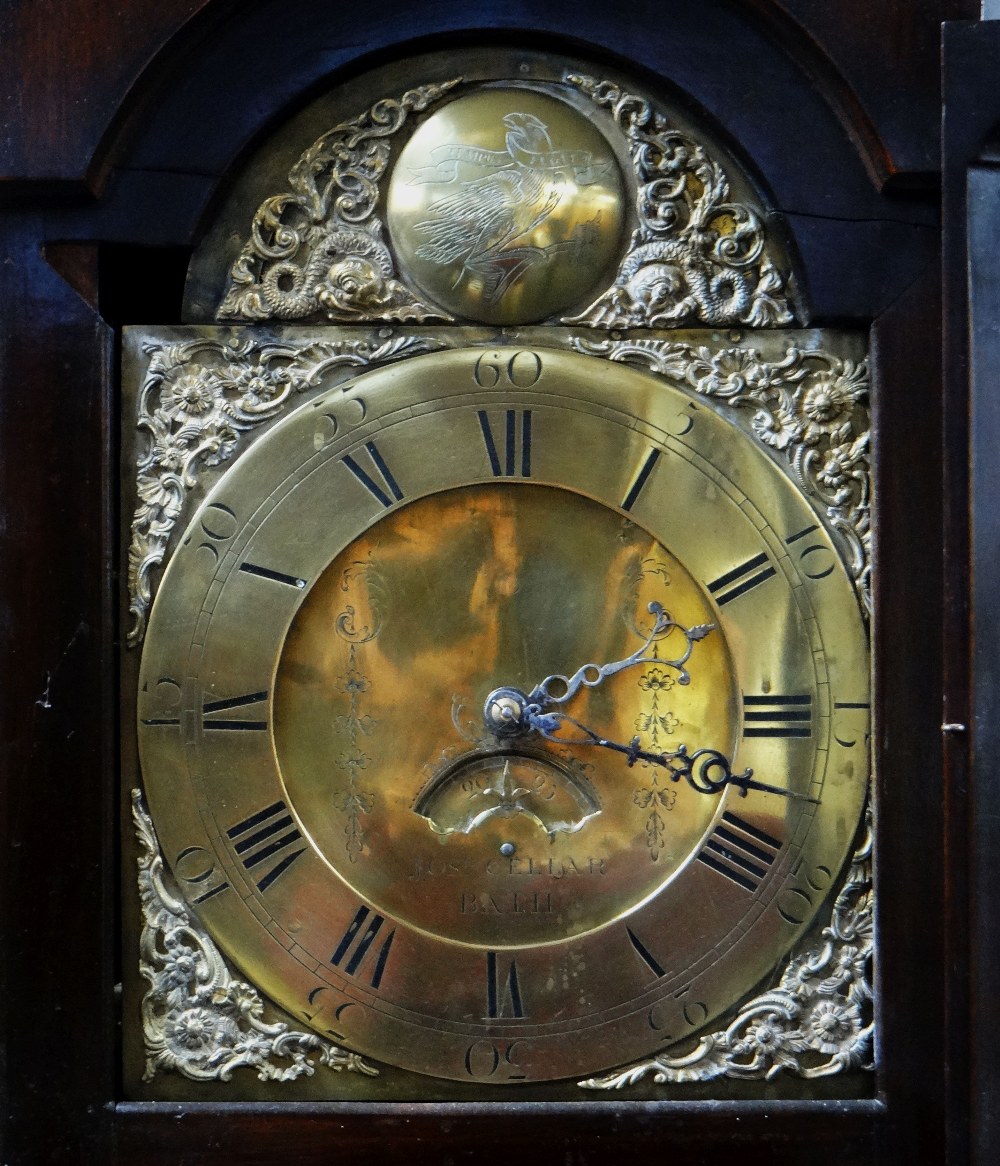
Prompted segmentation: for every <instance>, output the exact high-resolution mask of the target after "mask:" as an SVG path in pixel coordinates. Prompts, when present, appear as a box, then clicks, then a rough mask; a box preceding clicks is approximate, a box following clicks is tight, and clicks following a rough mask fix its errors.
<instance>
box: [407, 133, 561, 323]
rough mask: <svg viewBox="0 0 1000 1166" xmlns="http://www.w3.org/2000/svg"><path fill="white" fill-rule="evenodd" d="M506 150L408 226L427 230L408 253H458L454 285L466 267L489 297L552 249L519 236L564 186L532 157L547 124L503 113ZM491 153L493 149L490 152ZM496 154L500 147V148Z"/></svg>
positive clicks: (441, 258) (494, 298) (545, 146)
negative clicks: (493, 166)
mask: <svg viewBox="0 0 1000 1166" xmlns="http://www.w3.org/2000/svg"><path fill="white" fill-rule="evenodd" d="M503 123H504V125H505V126H507V133H506V136H505V146H506V152H507V155H508V157H509V159H510V161H509V162H506V163H504V164H503V165H502V168H500V169H497V170H494V172H493V173H491V174H486V175H484V176H483V177H480V178H474V179H470V180H468V181H466V182H463V183H462V184H461V189H460V190H458V191H456V192H455V193H454V194H449V195H448V196H447V197H445V198H442V199H439V200H438V201H437V202H434V203H432V204H431V205H430V207H429V208H428V214H429V216H430V217H428V218H426V219H423V220H421V221H420V222H418V223H416V224H415V225H414V229H415V230H416V231H419V232H420V233H421V234H422V235H425V236H426V237H427V242H425V243H423V244H421V246H419V247H418V248H417V250H416V254H417V255H418V256H420V257H421V258H422V259H427V260H429V261H430V262H432V263H439V264H445V263H453V262H455V261H456V260H462V261H463V262H462V270H461V272H460V273H459V277H458V279H457V280H456V281H455V282H456V284H457V283H458V282H459V280H461V278H462V276H463V275H464V274H466V273H471V274H474V275H477V276H479V277H480V279H481V280H482V281H483V298H484V300H485V301H486V302H487V303H491V304H495V303H497V302H499V300H500V299H502V298H503V295H504V293H505V292H506V291H507V289H508V288H509V287H510V286H511V284H513V283H514V282H515V281H516V280H517V279H519V278H520V277H521V276H522V275H523V274H524V273H525V271H527V270H528V268H529V267H531V266H532V265H534V264H536V263H539V262H540V261H542V260H544V259H545V258H547V256H548V254H549V253H550V252H551V251H553V250H555V249H557V248H563V247H566V246H570V245H571V244H567V243H553V244H550V245H549V246H547V247H536V246H532V245H530V244H528V243H527V242H526V241H525V240H526V236H528V235H530V233H531V232H532V231H533V230H534V229H535V228H536V227H537V226H538V225H539V224H540V223H542V222H544V221H545V219H547V218H548V217H549V215H551V214H552V212H553V211H554V210H555V208H556V207H557V206H558V204H559V202H560V200H561V199H562V197H563V192H564V187H563V185H562V184H561V183H560V182H558V181H554V179H555V178H556V177H557V174H558V172H557V171H554V170H553V169H552V168H551V167H548V166H545V165H543V164H539V163H540V161H541V160H542V159H540V156H544V155H545V154H549V153H551V151H552V148H553V146H552V138H551V137H550V136H549V132H548V128H547V127H546V125H545V123H544V122H543V121H541V120H540V119H539V118H537V117H535V116H534V115H533V114H530V113H517V112H515V113H508V114H507V115H506V116H505V117H504V118H503ZM498 153H500V152H499V151H498ZM501 156H502V154H501Z"/></svg>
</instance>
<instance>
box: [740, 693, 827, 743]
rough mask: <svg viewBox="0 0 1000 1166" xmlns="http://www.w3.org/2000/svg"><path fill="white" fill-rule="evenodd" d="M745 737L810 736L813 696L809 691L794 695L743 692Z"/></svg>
mask: <svg viewBox="0 0 1000 1166" xmlns="http://www.w3.org/2000/svg"><path fill="white" fill-rule="evenodd" d="M743 736H744V737H811V736H812V697H811V696H810V695H809V694H808V693H799V694H796V695H794V696H770V695H768V696H764V695H752V694H750V693H745V694H744V696H743Z"/></svg>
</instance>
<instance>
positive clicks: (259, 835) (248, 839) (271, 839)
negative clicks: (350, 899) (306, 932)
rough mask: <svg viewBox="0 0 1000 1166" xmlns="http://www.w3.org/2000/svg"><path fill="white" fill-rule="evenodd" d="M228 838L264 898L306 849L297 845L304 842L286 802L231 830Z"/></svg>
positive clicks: (252, 817) (253, 816) (245, 820)
mask: <svg viewBox="0 0 1000 1166" xmlns="http://www.w3.org/2000/svg"><path fill="white" fill-rule="evenodd" d="M226 837H227V838H228V839H229V840H230V842H231V843H232V844H233V850H234V851H235V852H236V857H237V858H238V859H239V860H240V862H242V863H243V867H244V869H245V870H247V871H248V872H252V873H253V876H254V879H255V881H256V884H257V890H258V891H260V893H261V894H263V893H264V892H265V891H266V890H267V889H268V887H270V886H272V885H273V884H274V882H275V881H276V880H277V879H278V878H280V877H281V875H283V874H284V873H285V871H286V870H288V868H289V867H290V866H291V865H292V863H293V862H295V860H296V859H297V858H298V857H299V856H300V855H302V854H304V853H305V851H306V849H307V848H306V847H305V846H304V845H303V846H297V845H296V844H297V843H299V842H301V841H302V835H301V834H300V833H299V831H298V828H297V827H296V825H295V823H294V821H293V819H292V815H291V814H290V813H289V812H288V807H287V806H286V805H285V803H284V802H283V801H278V802H274V803H273V805H270V806H265V807H264V809H263V810H258V812H257V813H256V814H251V815H250V816H249V817H248V818H244V819H243V821H242V822H237V823H236V825H235V826H230V828H229V829H228V830H227V831H226Z"/></svg>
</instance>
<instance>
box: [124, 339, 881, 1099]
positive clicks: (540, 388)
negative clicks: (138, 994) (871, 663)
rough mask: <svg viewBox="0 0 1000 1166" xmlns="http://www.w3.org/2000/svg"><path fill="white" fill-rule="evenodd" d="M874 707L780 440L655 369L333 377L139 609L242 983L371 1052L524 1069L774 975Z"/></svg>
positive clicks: (539, 361) (188, 885)
mask: <svg viewBox="0 0 1000 1166" xmlns="http://www.w3.org/2000/svg"><path fill="white" fill-rule="evenodd" d="M510 694H513V695H510ZM867 701H868V667H867V646H866V638H865V632H864V626H863V623H862V619H861V615H860V612H859V608H858V604H857V601H856V598H855V594H854V590H853V586H852V584H851V582H850V580H849V578H848V576H847V574H846V572H845V570H844V569H843V567H842V565H841V563H840V560H839V557H838V554H837V551H836V548H835V547H834V545H833V544H832V542H831V540H830V538H829V536H828V535H827V534H826V532H825V531H824V529H823V526H822V523H821V522H820V520H819V519H818V517H817V515H816V514H815V513H814V512H813V510H812V509H811V508H810V506H809V504H808V503H807V502H806V501H805V499H804V498H803V497H802V495H801V494H800V493H799V492H798V491H797V490H796V489H795V488H794V487H793V486H792V485H791V484H790V482H789V481H788V479H787V478H786V477H785V475H784V474H783V473H782V472H781V471H780V470H778V469H777V467H776V466H775V465H774V464H773V463H772V461H771V460H770V459H769V458H768V457H767V456H766V455H765V454H763V453H762V452H761V451H760V450H759V449H757V448H756V447H755V446H754V445H753V444H752V443H751V442H750V441H748V440H747V439H746V438H745V437H744V436H742V435H741V434H740V433H739V432H738V431H736V430H735V429H734V428H733V427H732V426H730V425H729V424H728V423H727V422H726V421H724V420H723V419H721V418H720V417H719V416H717V415H716V414H715V413H714V412H713V411H712V410H710V409H708V408H706V407H704V406H702V405H700V404H697V403H694V402H692V400H691V399H690V398H689V397H688V396H687V395H686V394H684V393H683V392H681V391H680V390H677V389H674V388H671V387H669V386H667V385H665V384H664V383H663V382H661V381H657V380H654V379H653V378H652V377H649V376H647V375H644V374H641V373H639V372H635V371H632V370H630V369H626V368H624V367H621V366H610V367H609V366H606V365H603V364H598V362H596V361H594V360H591V359H588V358H585V357H580V356H574V355H569V354H566V353H558V352H554V351H546V350H543V349H539V350H535V351H530V350H519V349H516V348H496V349H468V350H459V351H455V352H449V353H442V354H435V355H431V356H423V357H417V358H414V359H412V360H409V361H406V362H405V363H402V364H400V365H397V366H393V367H390V368H387V369H383V370H380V371H376V372H371V373H367V374H365V375H363V376H360V377H358V378H357V379H356V380H354V381H352V382H349V383H347V384H346V385H344V386H341V387H338V388H336V389H334V390H332V391H330V392H327V393H325V394H323V395H321V396H320V397H318V398H316V399H315V400H313V401H311V402H310V403H308V404H306V405H304V406H302V407H301V408H300V409H298V410H297V411H296V412H295V413H293V414H292V415H291V416H289V417H288V418H287V419H286V420H285V421H284V422H282V423H281V424H280V425H278V426H277V427H276V428H275V429H273V430H272V431H271V432H270V433H268V434H267V435H266V436H264V437H263V438H262V439H261V440H260V441H259V442H257V443H256V444H255V445H254V446H253V447H251V449H250V450H249V451H248V452H247V454H246V455H245V456H244V457H243V458H242V459H241V460H240V461H239V462H238V463H237V464H236V465H235V466H234V467H233V469H231V470H230V471H229V472H228V473H226V474H225V475H224V477H223V478H222V479H221V481H220V482H219V484H218V485H217V486H216V487H215V489H214V490H213V491H212V492H211V494H210V496H209V497H208V498H207V500H206V501H205V503H204V504H203V505H202V507H201V509H200V510H199V512H198V513H197V514H196V515H195V517H194V519H193V521H192V523H191V526H190V528H189V529H188V531H187V533H186V535H185V537H184V538H183V540H182V545H181V546H180V548H179V549H178V551H177V552H176V554H175V556H174V558H173V560H172V562H171V564H170V567H169V568H168V570H167V572H166V574H165V576H164V579H163V582H162V585H161V588H160V592H159V595H158V597H157V600H156V603H155V605H154V608H153V612H152V615H151V619H150V624H149V631H148V635H147V640H146V645H145V648H144V654H143V661H142V676H141V680H140V701H139V737H140V748H141V756H142V765H143V772H144V778H145V783H146V790H147V795H148V800H149V804H150V809H151V812H152V814H153V817H154V819H155V821H156V823H157V827H158V830H159V833H160V838H161V841H162V844H163V847H164V853H165V855H166V857H167V860H168V862H170V863H171V865H172V867H173V869H174V872H175V874H176V875H177V877H178V880H179V882H180V884H181V886H182V887H183V888H184V890H185V894H186V895H187V896H188V898H189V901H190V902H191V904H192V905H193V906H194V908H195V910H196V911H197V912H198V914H199V915H200V917H201V918H202V919H203V920H204V922H205V924H206V926H207V927H208V928H209V930H210V931H211V932H212V934H213V935H214V936H215V938H216V939H217V940H218V942H219V943H220V945H221V946H222V947H223V949H224V950H225V951H226V952H227V954H228V955H229V956H230V957H231V958H232V959H233V960H234V961H235V962H236V963H237V964H238V965H239V966H240V967H241V968H242V969H243V971H244V973H245V974H246V975H247V977H248V978H250V979H251V980H252V981H253V982H255V983H257V984H258V985H260V987H261V988H262V989H264V990H265V991H266V992H267V993H268V994H269V995H271V996H272V997H273V998H274V999H275V1000H276V1001H278V1002H279V1003H280V1004H282V1005H283V1006H284V1007H285V1008H286V1009H287V1010H288V1011H289V1012H291V1013H292V1014H294V1015H296V1016H299V1017H301V1018H303V1019H304V1020H305V1021H306V1022H308V1023H309V1024H310V1025H312V1026H313V1027H314V1028H316V1029H317V1030H318V1031H319V1032H321V1033H324V1034H328V1035H332V1036H333V1037H334V1038H335V1039H337V1040H338V1041H341V1042H343V1043H344V1044H346V1045H348V1046H349V1047H351V1048H355V1049H358V1050H359V1051H362V1052H364V1053H367V1054H369V1055H371V1056H374V1057H377V1058H379V1059H381V1060H384V1061H387V1062H389V1063H392V1064H397V1065H401V1066H404V1067H406V1068H410V1069H414V1070H416V1071H419V1072H423V1073H429V1074H432V1075H436V1076H441V1077H447V1078H453V1079H456V1080H460V1081H483V1082H489V1083H491V1084H501V1083H512V1084H513V1083H519V1082H526V1081H540V1080H551V1079H556V1078H562V1077H567V1076H583V1075H585V1074H588V1073H593V1072H596V1071H597V1070H600V1069H604V1068H608V1067H611V1066H613V1065H616V1064H621V1063H623V1062H625V1061H627V1060H629V1059H631V1058H635V1057H638V1056H642V1055H646V1054H649V1053H650V1052H652V1051H654V1050H656V1049H659V1048H662V1047H665V1046H667V1045H669V1044H670V1043H672V1042H674V1041H677V1040H680V1039H681V1038H683V1037H685V1036H687V1035H690V1034H692V1033H694V1032H695V1031H697V1030H698V1029H699V1028H700V1027H701V1026H702V1025H703V1024H705V1023H707V1022H708V1021H709V1020H710V1019H712V1018H713V1017H715V1016H717V1015H718V1014H719V1013H721V1012H722V1011H724V1010H725V1009H726V1008H727V1007H729V1006H730V1005H732V1004H734V1003H735V1002H736V1001H737V1000H738V999H739V998H740V997H741V996H743V995H745V994H746V993H747V992H748V991H750V990H751V989H752V988H753V987H754V986H755V985H756V984H757V983H758V982H759V981H760V980H761V979H762V978H763V977H764V976H766V975H767V974H768V972H770V971H771V970H772V969H773V968H774V966H775V964H776V962H777V961H778V959H779V958H780V957H781V955H782V954H783V953H784V952H785V951H787V949H788V948H789V947H790V946H791V944H792V943H793V942H794V940H795V939H796V937H797V936H798V935H799V934H801V932H802V931H803V930H804V928H805V927H806V926H807V925H808V923H809V921H810V920H811V918H812V916H813V914H814V913H815V911H816V910H817V908H818V907H819V904H820V901H821V899H822V897H823V893H824V892H825V890H826V889H827V888H828V887H831V886H832V884H833V882H834V879H835V877H836V874H837V872H838V870H839V868H840V867H841V865H842V863H843V861H844V858H845V856H846V854H847V851H848V849H849V847H850V844H851V841H852V839H853V837H854V833H855V830H856V827H857V823H858V818H859V815H860V812H861V808H862V803H863V800H864V795H865V786H866V778H867V761H866V751H865V744H864V741H865V735H864V723H863V722H864V720H865V717H866V715H867V714H866V710H867ZM507 702H512V703H509V704H508V703H507ZM751 771H752V772H751Z"/></svg>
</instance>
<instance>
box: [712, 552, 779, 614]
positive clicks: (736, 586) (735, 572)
mask: <svg viewBox="0 0 1000 1166" xmlns="http://www.w3.org/2000/svg"><path fill="white" fill-rule="evenodd" d="M776 574H777V571H776V569H775V568H774V566H773V565H772V564H771V561H770V560H769V559H768V557H767V555H766V554H764V553H763V552H762V553H761V554H759V555H754V557H753V558H752V559H747V561H746V562H745V563H740V565H739V566H738V567H733V569H732V570H731V571H726V573H725V574H724V575H720V576H719V577H718V579H715V580H714V581H713V582H711V583H709V584H708V590H709V591H710V592H711V594H712V597H713V598H714V599H715V602H716V603H717V604H718V605H719V606H720V607H723V606H725V604H727V603H731V602H732V601H733V600H734V599H739V597H740V596H741V595H746V593H747V592H748V591H752V590H753V588H754V587H759V586H760V584H761V583H766V582H767V580H768V579H773V578H774V576H775V575H776Z"/></svg>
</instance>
